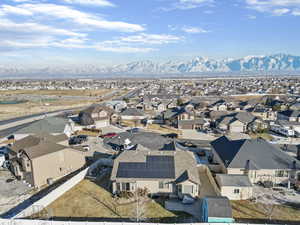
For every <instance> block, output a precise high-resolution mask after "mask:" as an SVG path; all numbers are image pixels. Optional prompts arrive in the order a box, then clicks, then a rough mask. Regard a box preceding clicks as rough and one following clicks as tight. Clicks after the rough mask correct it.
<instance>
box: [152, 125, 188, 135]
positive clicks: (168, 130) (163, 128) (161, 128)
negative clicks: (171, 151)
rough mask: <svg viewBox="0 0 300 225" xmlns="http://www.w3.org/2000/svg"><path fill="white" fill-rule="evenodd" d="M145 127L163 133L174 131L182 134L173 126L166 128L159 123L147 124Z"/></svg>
mask: <svg viewBox="0 0 300 225" xmlns="http://www.w3.org/2000/svg"><path fill="white" fill-rule="evenodd" d="M146 129H149V130H153V131H157V132H159V133H163V134H170V133H176V134H178V135H181V134H182V133H181V131H180V130H177V129H175V128H173V129H172V128H168V127H166V126H165V127H162V126H160V125H159V124H148V125H147V128H146Z"/></svg>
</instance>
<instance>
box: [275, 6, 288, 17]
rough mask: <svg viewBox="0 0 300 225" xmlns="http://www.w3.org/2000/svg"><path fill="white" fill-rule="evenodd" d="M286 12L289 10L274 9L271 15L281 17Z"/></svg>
mask: <svg viewBox="0 0 300 225" xmlns="http://www.w3.org/2000/svg"><path fill="white" fill-rule="evenodd" d="M288 12H290V10H289V9H287V8H282V9H274V10H273V14H274V15H276V16H282V15H284V14H287V13H288Z"/></svg>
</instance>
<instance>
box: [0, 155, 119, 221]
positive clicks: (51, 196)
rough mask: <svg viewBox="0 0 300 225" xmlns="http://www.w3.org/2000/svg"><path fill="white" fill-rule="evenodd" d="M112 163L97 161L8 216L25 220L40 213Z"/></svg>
mask: <svg viewBox="0 0 300 225" xmlns="http://www.w3.org/2000/svg"><path fill="white" fill-rule="evenodd" d="M112 163H113V161H112V159H99V160H97V161H96V162H94V163H93V164H92V165H90V166H89V167H87V168H85V169H84V170H82V171H80V172H79V173H78V174H76V175H75V176H73V177H72V178H71V179H69V180H67V181H66V182H65V183H63V184H62V185H60V186H58V187H57V188H56V189H54V190H53V191H51V192H49V193H48V194H46V195H45V196H43V197H42V198H41V199H39V200H37V201H35V202H33V203H32V204H30V205H29V206H27V207H26V208H24V209H18V208H16V211H15V212H14V213H12V214H11V215H10V216H8V218H25V217H29V216H31V215H34V214H36V213H39V212H40V211H42V210H43V209H44V208H46V207H47V206H48V205H50V204H51V203H52V202H54V201H55V200H56V199H58V198H59V197H60V196H62V195H63V194H64V193H66V192H67V191H68V190H70V189H71V188H73V187H74V186H76V185H77V184H78V183H79V182H80V181H82V180H83V179H84V178H85V177H86V176H87V175H88V174H89V173H90V171H92V170H93V169H95V168H97V167H98V166H99V165H106V166H107V165H109V166H111V165H112ZM6 218H7V217H6ZM0 225H2V224H0Z"/></svg>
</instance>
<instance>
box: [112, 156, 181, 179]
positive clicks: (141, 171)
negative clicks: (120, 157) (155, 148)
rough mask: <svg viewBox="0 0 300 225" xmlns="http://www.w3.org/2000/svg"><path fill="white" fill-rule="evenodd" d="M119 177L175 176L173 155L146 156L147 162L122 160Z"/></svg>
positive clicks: (169, 177)
mask: <svg viewBox="0 0 300 225" xmlns="http://www.w3.org/2000/svg"><path fill="white" fill-rule="evenodd" d="M116 177H117V178H158V179H161V178H168V179H174V178H175V168H174V157H173V156H146V162H120V163H119V167H118V171H117V176H116Z"/></svg>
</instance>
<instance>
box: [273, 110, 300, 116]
mask: <svg viewBox="0 0 300 225" xmlns="http://www.w3.org/2000/svg"><path fill="white" fill-rule="evenodd" d="M278 114H281V115H284V116H287V117H300V111H298V110H285V111H281V112H278Z"/></svg>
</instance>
